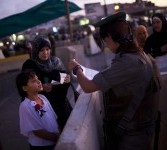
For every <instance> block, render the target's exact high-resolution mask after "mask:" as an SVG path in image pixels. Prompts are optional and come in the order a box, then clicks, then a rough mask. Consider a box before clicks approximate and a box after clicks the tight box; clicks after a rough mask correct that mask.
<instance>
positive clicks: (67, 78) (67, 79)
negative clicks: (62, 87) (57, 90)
mask: <svg viewBox="0 0 167 150" xmlns="http://www.w3.org/2000/svg"><path fill="white" fill-rule="evenodd" d="M70 81H71V77H70V75H69V74H67V76H66V77H65V78H64V83H69V82H70Z"/></svg>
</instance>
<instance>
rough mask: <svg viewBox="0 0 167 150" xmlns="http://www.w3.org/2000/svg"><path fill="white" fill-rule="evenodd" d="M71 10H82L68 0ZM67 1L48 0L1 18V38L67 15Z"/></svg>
mask: <svg viewBox="0 0 167 150" xmlns="http://www.w3.org/2000/svg"><path fill="white" fill-rule="evenodd" d="M68 4H69V12H70V13H72V12H76V11H79V10H81V8H79V7H78V6H77V5H75V4H74V3H72V2H68ZM66 13H67V12H66V5H65V1H61V0H47V1H45V2H43V3H41V4H39V5H36V6H34V7H32V8H31V9H28V10H27V11H24V12H22V13H19V14H15V15H12V16H9V17H6V18H4V19H1V20H0V38H3V37H5V36H8V35H11V34H14V33H17V32H20V31H23V30H26V29H28V28H31V27H34V26H36V25H39V24H41V23H44V22H47V21H50V20H53V19H56V18H59V17H61V16H65V15H66Z"/></svg>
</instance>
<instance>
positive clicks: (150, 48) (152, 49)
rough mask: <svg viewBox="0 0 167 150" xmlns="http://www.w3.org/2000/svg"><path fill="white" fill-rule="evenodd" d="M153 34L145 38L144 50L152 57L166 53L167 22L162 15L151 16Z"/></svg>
mask: <svg viewBox="0 0 167 150" xmlns="http://www.w3.org/2000/svg"><path fill="white" fill-rule="evenodd" d="M152 29H153V33H152V34H151V35H150V36H149V37H148V38H147V40H146V43H145V46H144V50H145V52H146V53H150V54H151V55H152V56H153V57H156V56H162V55H164V54H166V53H167V21H166V18H165V16H164V15H163V14H161V13H156V14H154V15H153V16H152Z"/></svg>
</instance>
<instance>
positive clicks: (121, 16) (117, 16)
mask: <svg viewBox="0 0 167 150" xmlns="http://www.w3.org/2000/svg"><path fill="white" fill-rule="evenodd" d="M119 20H120V21H121V20H122V21H123V20H126V13H125V12H124V11H121V12H117V13H115V14H113V15H110V16H107V17H105V18H102V19H101V20H100V21H99V22H97V23H96V24H95V27H100V26H102V25H104V24H107V23H109V22H112V21H119Z"/></svg>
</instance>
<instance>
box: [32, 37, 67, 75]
mask: <svg viewBox="0 0 167 150" xmlns="http://www.w3.org/2000/svg"><path fill="white" fill-rule="evenodd" d="M32 46H33V47H32V58H31V59H32V60H33V61H35V63H36V64H37V66H38V67H39V68H40V69H41V70H43V71H45V72H51V71H53V70H55V69H56V70H62V71H64V70H65V67H64V65H63V63H62V62H61V60H60V59H59V58H58V57H55V56H50V57H49V59H48V60H41V59H39V57H38V54H39V52H40V50H41V49H42V48H43V47H49V48H50V49H51V44H50V41H49V39H48V38H46V37H44V36H36V37H35V38H34V40H33V43H32Z"/></svg>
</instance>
